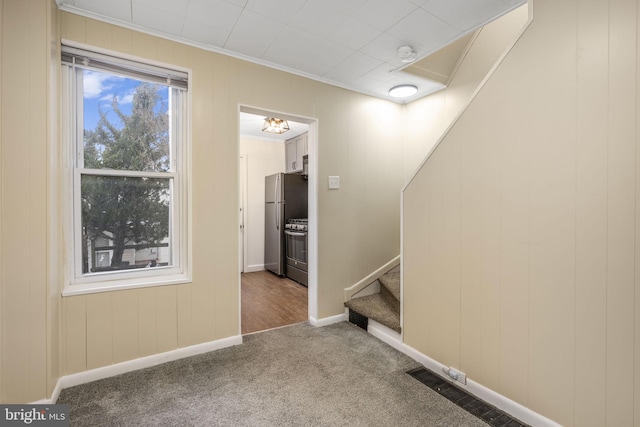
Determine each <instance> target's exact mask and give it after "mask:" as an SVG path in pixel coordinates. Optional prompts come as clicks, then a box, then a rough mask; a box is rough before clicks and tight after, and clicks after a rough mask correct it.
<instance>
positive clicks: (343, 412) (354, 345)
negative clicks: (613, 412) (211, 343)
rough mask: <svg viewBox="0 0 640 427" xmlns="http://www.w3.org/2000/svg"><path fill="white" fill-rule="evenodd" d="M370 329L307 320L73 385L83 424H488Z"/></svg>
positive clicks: (64, 396) (66, 397)
mask: <svg viewBox="0 0 640 427" xmlns="http://www.w3.org/2000/svg"><path fill="white" fill-rule="evenodd" d="M419 366H420V365H419V364H418V363H417V362H415V361H414V360H412V359H410V358H409V357H407V356H406V355H404V354H402V353H400V352H398V351H397V350H395V349H393V348H392V347H390V346H388V345H387V344H384V343H383V342H381V341H380V340H378V339H377V338H375V337H373V336H371V335H369V334H367V333H366V332H365V331H363V330H362V329H360V328H358V327H356V326H354V325H352V324H349V323H347V322H342V323H338V324H334V325H330V326H325V327H320V328H317V327H313V326H310V325H309V324H308V323H301V324H297V325H293V326H288V327H283V328H279V329H274V330H270V331H266V332H261V333H257V334H253V335H247V336H245V337H244V343H243V344H242V345H239V346H235V347H230V348H226V349H222V350H217V351H214V352H210V353H206V354H202V355H198V356H194V357H190V358H186V359H182V360H178V361H175V362H169V363H165V364H162V365H158V366H155V367H151V368H146V369H142V370H139V371H135V372H131V373H127V374H123V375H119V376H116V377H112V378H107V379H104V380H99V381H95V382H92V383H88V384H83V385H80V386H76V387H71V388H68V389H65V390H63V391H62V393H61V394H60V397H59V399H58V402H57V403H66V404H69V405H70V408H71V413H70V415H71V425H72V426H74V427H76V426H398V425H402V426H447V427H449V426H459V427H466V426H469V427H471V426H487V424H486V423H485V422H483V421H481V420H480V419H478V418H476V417H475V416H473V415H472V414H470V413H468V412H466V411H464V410H463V409H461V408H460V407H458V406H456V405H455V404H454V403H452V402H450V401H449V400H447V399H446V398H445V397H443V396H440V395H439V394H438V393H436V392H435V391H433V390H431V389H430V388H428V387H425V386H424V385H423V384H422V383H420V382H419V381H416V380H415V379H414V378H413V377H411V376H410V375H408V374H406V373H405V372H406V371H408V370H410V369H413V368H417V367H419Z"/></svg>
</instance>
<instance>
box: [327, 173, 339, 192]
mask: <svg viewBox="0 0 640 427" xmlns="http://www.w3.org/2000/svg"><path fill="white" fill-rule="evenodd" d="M338 188H340V177H339V176H330V177H329V190H337V189H338Z"/></svg>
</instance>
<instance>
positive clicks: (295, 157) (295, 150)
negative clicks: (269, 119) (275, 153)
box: [284, 133, 308, 173]
mask: <svg viewBox="0 0 640 427" xmlns="http://www.w3.org/2000/svg"><path fill="white" fill-rule="evenodd" d="M307 136H308V133H304V134H302V135H299V136H296V137H295V138H291V139H289V140H287V141H285V143H284V144H285V152H286V159H287V170H286V173H297V172H302V167H303V159H302V157H304V156H306V155H307Z"/></svg>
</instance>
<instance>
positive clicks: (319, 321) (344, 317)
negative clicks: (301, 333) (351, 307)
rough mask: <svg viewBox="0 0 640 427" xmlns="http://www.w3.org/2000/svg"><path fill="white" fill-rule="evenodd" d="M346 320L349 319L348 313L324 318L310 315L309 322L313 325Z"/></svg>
mask: <svg viewBox="0 0 640 427" xmlns="http://www.w3.org/2000/svg"><path fill="white" fill-rule="evenodd" d="M346 320H348V316H347V314H338V315H336V316H331V317H325V318H322V319H314V318H313V317H311V316H309V323H311V325H312V326H327V325H332V324H334V323H340V322H344V321H346Z"/></svg>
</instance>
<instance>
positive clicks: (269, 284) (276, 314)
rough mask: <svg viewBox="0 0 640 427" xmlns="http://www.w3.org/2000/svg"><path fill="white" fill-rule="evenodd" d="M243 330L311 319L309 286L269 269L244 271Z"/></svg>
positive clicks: (255, 330)
mask: <svg viewBox="0 0 640 427" xmlns="http://www.w3.org/2000/svg"><path fill="white" fill-rule="evenodd" d="M241 287H242V293H241V298H242V305H241V306H242V334H249V333H251V332H257V331H263V330H265V329H272V328H277V327H280V326H285V325H291V324H294V323H300V322H304V321H306V320H308V318H309V315H308V311H307V288H306V287H305V286H302V285H301V284H299V283H297V282H294V281H293V280H291V279H287V278H286V277H278V276H276V275H275V274H273V273H271V272H270V271H258V272H255V273H242V274H241Z"/></svg>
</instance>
